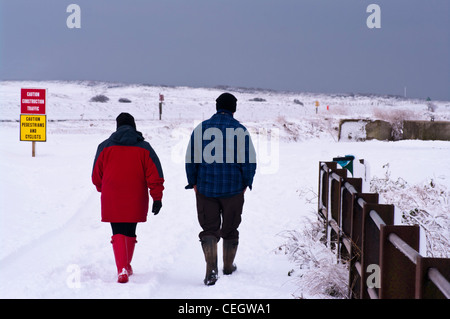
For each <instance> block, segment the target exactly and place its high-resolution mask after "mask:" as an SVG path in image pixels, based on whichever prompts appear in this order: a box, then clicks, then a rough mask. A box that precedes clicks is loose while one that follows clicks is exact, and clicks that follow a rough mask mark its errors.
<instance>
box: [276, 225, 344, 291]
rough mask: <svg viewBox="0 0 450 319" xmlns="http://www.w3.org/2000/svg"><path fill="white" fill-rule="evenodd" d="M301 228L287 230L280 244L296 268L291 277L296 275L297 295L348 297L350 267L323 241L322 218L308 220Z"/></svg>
mask: <svg viewBox="0 0 450 319" xmlns="http://www.w3.org/2000/svg"><path fill="white" fill-rule="evenodd" d="M305 225H307V226H306V227H307V228H304V229H302V230H300V231H297V230H288V231H284V232H283V233H281V234H280V236H282V237H284V238H285V240H286V242H285V243H284V244H283V245H281V246H280V247H279V251H284V253H285V254H286V255H287V256H288V258H289V260H290V261H292V262H293V263H294V264H295V269H292V270H291V271H289V273H288V275H289V276H294V277H295V279H294V280H295V282H296V284H297V286H298V290H296V292H295V293H294V296H295V297H297V298H305V297H306V298H308V297H311V298H346V297H347V293H348V284H347V283H348V269H347V266H346V265H345V264H342V263H338V262H337V257H336V254H335V253H334V252H333V251H332V250H331V249H330V248H329V247H327V246H325V245H324V244H323V243H322V242H321V238H322V237H323V235H324V234H323V231H324V229H323V224H321V223H320V222H319V221H316V222H311V221H308V222H306V223H305Z"/></svg>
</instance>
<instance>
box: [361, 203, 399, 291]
mask: <svg viewBox="0 0 450 319" xmlns="http://www.w3.org/2000/svg"><path fill="white" fill-rule="evenodd" d="M375 214H376V215H378V216H379V217H380V219H381V220H377V221H375V220H374V219H373V217H372V216H374V215H375ZM362 218H363V226H362V242H361V257H362V258H361V299H369V297H370V295H369V287H368V285H367V267H368V266H369V265H377V266H378V267H379V266H380V227H381V224H378V223H377V222H382V224H383V225H393V224H394V205H392V204H374V203H366V204H365V205H364V208H363V217H362ZM378 275H379V274H378ZM376 279H377V281H378V282H379V280H380V278H379V277H378V278H376ZM370 290H371V291H373V292H374V293H375V294H376V296H374V297H376V298H378V296H379V287H377V286H374V287H372V288H370Z"/></svg>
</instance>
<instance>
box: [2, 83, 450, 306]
mask: <svg viewBox="0 0 450 319" xmlns="http://www.w3.org/2000/svg"><path fill="white" fill-rule="evenodd" d="M26 87H35V88H47V89H48V98H47V118H48V124H47V142H45V143H37V150H36V153H37V155H36V157H35V158H32V157H31V143H28V142H20V141H19V123H18V120H19V114H20V88H26ZM224 91H230V92H232V93H233V94H235V95H236V97H237V98H238V108H237V112H236V114H235V117H236V118H237V119H238V120H239V121H240V122H242V123H243V124H244V125H245V126H247V127H248V128H249V130H250V131H251V134H252V137H253V139H254V143H255V147H256V150H257V156H258V169H257V175H256V176H255V181H254V188H253V190H252V191H248V192H246V197H245V200H246V203H245V205H244V213H243V222H242V224H241V227H240V234H241V241H240V246H239V250H238V253H237V257H236V263H237V266H238V271H237V272H236V273H235V274H233V275H232V276H226V277H225V276H221V277H220V278H219V281H218V282H217V284H216V285H215V286H213V287H205V286H204V285H203V282H202V280H203V276H204V270H205V265H204V259H203V253H202V251H201V247H200V243H199V241H198V237H197V235H198V232H199V231H200V227H199V225H198V222H197V216H196V209H195V198H194V195H193V192H192V191H187V190H185V189H184V186H185V185H186V178H185V173H184V152H185V150H186V146H187V140H188V137H189V135H190V133H191V131H192V129H193V128H194V127H195V125H196V124H197V123H199V122H200V121H202V120H204V119H207V118H209V117H210V116H211V115H212V114H213V113H214V111H215V99H216V98H217V96H218V95H219V94H220V93H222V92H224ZM159 94H163V95H164V97H165V101H164V104H163V111H162V120H159V113H158V112H159V111H158V101H159ZM97 95H104V96H107V97H108V98H109V101H108V102H105V103H101V102H91V98H93V97H94V96H97ZM121 98H122V99H129V100H130V101H131V102H130V103H122V102H119V99H121ZM316 101H319V108H318V113H317V114H316V106H315V105H316V104H315V103H316ZM434 103H435V105H436V109H435V110H434V112H433V115H434V116H435V119H436V120H446V121H449V120H450V102H447V101H436V102H434ZM327 106H328V109H327ZM393 111H401V112H403V114H405V116H407V117H408V118H409V119H423V120H429V116H430V111H429V110H428V108H427V103H426V101H425V100H410V99H403V98H398V97H388V96H373V95H350V94H341V95H325V94H313V93H293V92H275V91H264V90H255V89H243V88H215V89H213V88H188V87H162V86H148V85H129V84H116V83H100V82H56V81H49V82H29V81H28V82H16V81H13V82H9V81H5V82H0V136H1V140H0V171H1V172H2V177H1V180H0V240H1V243H2V244H1V247H2V249H1V251H0V297H1V298H184V299H188V298H243V299H245V298H293V297H305V298H326V297H329V296H327V295H326V294H325V292H320V291H312V290H311V289H310V288H311V287H308V286H299V285H298V280H296V277H295V276H288V273H289V274H291V273H292V274H294V275H295V274H296V272H295V271H294V272H292V270H293V269H296V267H298V264H296V263H295V262H294V261H291V260H289V258H287V256H286V255H285V254H284V253H283V251H282V250H280V249H279V247H282V246H283V245H284V244H285V243H286V238H285V237H284V236H283V234H285V232H286V231H289V230H301V229H305V228H306V229H308V228H310V227H312V224H313V222H314V221H315V220H316V219H317V216H316V208H317V200H316V198H315V197H314V195H315V194H314V193H316V192H317V181H318V162H319V161H320V160H331V159H332V157H335V156H338V155H345V154H354V155H356V156H357V157H358V158H364V159H365V160H367V161H368V162H369V163H370V168H371V174H372V176H377V177H382V176H384V174H385V168H384V167H383V166H384V165H385V164H386V163H389V169H390V174H391V178H393V179H395V178H398V177H401V178H403V179H404V180H405V181H406V182H408V183H411V184H420V183H427V181H429V179H433V180H434V181H435V183H438V184H439V185H443V187H445V188H447V189H450V167H449V166H448V157H449V155H450V142H446V141H417V140H414V141H413V140H411V141H399V142H382V141H368V142H337V133H338V132H337V129H338V123H339V120H340V119H342V118H375V117H377V116H380V114H381V115H385V116H388V114H390V113H391V112H393ZM120 112H129V113H131V114H132V115H133V116H134V117H135V119H136V125H137V129H138V130H139V131H141V132H142V133H143V134H144V137H145V138H146V140H147V141H149V142H150V144H151V145H152V146H153V148H154V149H155V151H156V152H157V153H158V155H159V157H160V159H161V163H162V166H163V170H164V175H165V178H166V182H165V187H166V189H165V191H164V197H163V207H162V210H161V213H160V214H159V215H157V216H153V215H151V214H149V220H148V222H147V223H144V224H139V225H138V228H137V235H138V244H137V245H136V251H135V257H134V259H133V268H134V270H135V274H134V275H133V276H132V277H131V278H130V282H129V283H127V284H126V285H119V284H117V283H116V274H115V265H114V257H113V252H112V247H111V244H110V237H111V230H110V226H109V225H108V224H106V223H101V222H100V195H99V194H98V193H97V192H96V190H95V187H94V186H93V185H92V183H91V180H90V177H91V170H92V163H93V159H94V155H95V151H96V148H97V145H98V144H99V143H100V142H102V141H103V140H104V139H106V138H107V137H108V136H109V135H110V134H111V133H112V132H113V131H114V130H115V127H116V126H115V125H116V123H115V118H116V116H117V115H118V114H119V113H120ZM321 246H322V244H320V243H317V247H316V248H317V249H321V248H322V247H321ZM220 260H221V252H219V261H220ZM219 267H221V262H219ZM303 267H306V266H303ZM297 279H298V278H297Z"/></svg>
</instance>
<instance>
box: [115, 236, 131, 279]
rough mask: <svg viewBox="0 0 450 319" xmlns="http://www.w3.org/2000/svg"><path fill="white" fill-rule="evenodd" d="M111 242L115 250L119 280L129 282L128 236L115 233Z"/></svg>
mask: <svg viewBox="0 0 450 319" xmlns="http://www.w3.org/2000/svg"><path fill="white" fill-rule="evenodd" d="M111 243H112V246H113V251H114V258H115V259H116V266H117V274H118V276H119V277H118V279H117V281H118V282H120V283H126V282H128V271H127V269H126V268H127V265H128V252H127V240H126V236H125V235H122V234H117V235H113V236H112V237H111Z"/></svg>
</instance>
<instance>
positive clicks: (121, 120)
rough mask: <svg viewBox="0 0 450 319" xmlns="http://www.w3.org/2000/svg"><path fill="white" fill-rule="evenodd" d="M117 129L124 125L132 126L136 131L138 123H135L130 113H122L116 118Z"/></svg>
mask: <svg viewBox="0 0 450 319" xmlns="http://www.w3.org/2000/svg"><path fill="white" fill-rule="evenodd" d="M116 122H117V128H119V127H120V126H122V125H131V126H132V127H133V128H134V129H136V123H135V122H134V117H133V116H132V115H131V114H129V113H120V114H119V116H118V117H117V118H116Z"/></svg>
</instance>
